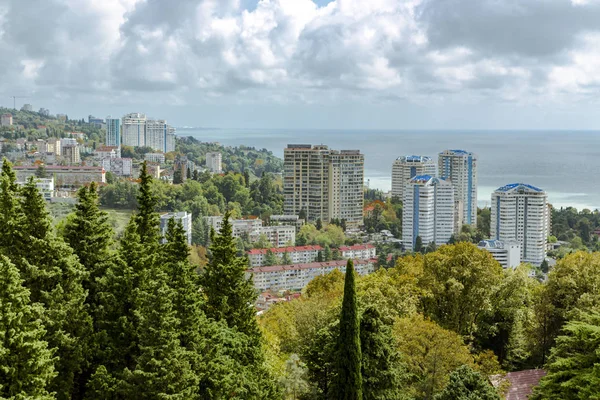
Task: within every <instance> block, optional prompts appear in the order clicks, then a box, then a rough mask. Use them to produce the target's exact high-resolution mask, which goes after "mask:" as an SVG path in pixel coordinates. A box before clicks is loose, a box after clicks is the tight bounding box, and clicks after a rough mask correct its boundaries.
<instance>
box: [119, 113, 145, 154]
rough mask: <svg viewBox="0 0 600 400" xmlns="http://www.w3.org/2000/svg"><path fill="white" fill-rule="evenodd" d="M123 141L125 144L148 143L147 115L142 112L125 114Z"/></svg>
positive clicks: (122, 129)
mask: <svg viewBox="0 0 600 400" xmlns="http://www.w3.org/2000/svg"><path fill="white" fill-rule="evenodd" d="M121 133H122V137H123V139H122V141H123V144H124V145H125V146H134V147H137V146H140V147H141V146H145V145H146V115H145V114H141V113H131V114H127V115H125V116H123V119H122V126H121Z"/></svg>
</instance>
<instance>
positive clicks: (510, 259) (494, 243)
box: [477, 239, 521, 269]
mask: <svg viewBox="0 0 600 400" xmlns="http://www.w3.org/2000/svg"><path fill="white" fill-rule="evenodd" d="M477 247H479V248H480V249H482V250H486V251H488V252H489V253H490V254H491V255H492V257H494V259H495V260H496V261H498V262H499V263H500V265H502V268H512V269H514V268H517V267H518V266H519V265H520V264H521V245H520V244H519V243H518V242H502V241H500V240H494V239H490V240H482V241H481V242H479V244H478V245H477Z"/></svg>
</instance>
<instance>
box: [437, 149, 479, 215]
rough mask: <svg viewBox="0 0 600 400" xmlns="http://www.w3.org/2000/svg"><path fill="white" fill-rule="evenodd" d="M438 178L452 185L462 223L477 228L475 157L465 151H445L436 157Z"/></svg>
mask: <svg viewBox="0 0 600 400" xmlns="http://www.w3.org/2000/svg"><path fill="white" fill-rule="evenodd" d="M438 169H439V173H438V176H439V177H440V178H442V179H445V180H447V181H449V182H451V183H452V186H454V197H455V199H456V207H459V209H458V210H457V212H458V213H460V214H462V222H463V224H466V225H473V226H477V156H476V155H475V154H473V153H471V152H468V151H465V150H445V151H443V152H441V153H440V154H439V157H438Z"/></svg>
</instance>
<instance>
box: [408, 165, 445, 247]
mask: <svg viewBox="0 0 600 400" xmlns="http://www.w3.org/2000/svg"><path fill="white" fill-rule="evenodd" d="M453 233H454V187H453V186H452V184H451V183H450V182H448V181H446V180H444V179H440V178H434V177H432V176H430V175H417V176H415V177H413V178H412V179H411V180H410V181H409V182H408V183H407V184H406V187H405V188H404V197H403V207H402V242H403V244H404V248H405V249H406V250H409V251H411V250H413V249H414V248H415V243H416V241H417V237H420V238H421V240H422V243H423V246H427V245H428V244H429V243H432V242H433V243H435V244H436V245H442V244H446V243H448V241H449V240H450V237H451V236H452V234H453Z"/></svg>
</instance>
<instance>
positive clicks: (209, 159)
mask: <svg viewBox="0 0 600 400" xmlns="http://www.w3.org/2000/svg"><path fill="white" fill-rule="evenodd" d="M221 162H222V156H221V153H219V152H211V153H206V168H207V169H208V170H209V171H210V172H213V173H215V174H220V173H221V172H223V166H222V164H221Z"/></svg>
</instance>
